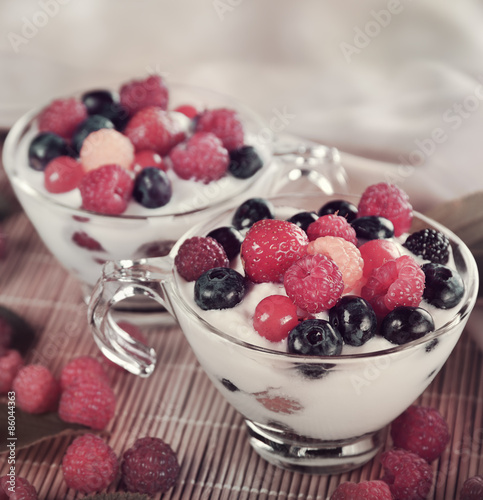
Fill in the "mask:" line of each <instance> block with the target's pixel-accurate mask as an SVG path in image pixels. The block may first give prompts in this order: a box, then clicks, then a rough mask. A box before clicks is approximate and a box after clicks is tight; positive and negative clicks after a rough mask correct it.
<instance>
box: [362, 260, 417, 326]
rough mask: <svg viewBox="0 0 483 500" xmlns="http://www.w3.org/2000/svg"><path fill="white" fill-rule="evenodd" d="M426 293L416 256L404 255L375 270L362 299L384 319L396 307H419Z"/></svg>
mask: <svg viewBox="0 0 483 500" xmlns="http://www.w3.org/2000/svg"><path fill="white" fill-rule="evenodd" d="M423 291H424V273H423V271H422V270H421V268H420V267H419V264H418V263H417V262H416V261H415V260H414V258H413V257H411V256H409V255H402V256H401V257H398V258H397V259H395V260H389V261H387V262H386V263H385V264H383V265H382V266H381V267H378V268H377V269H374V270H373V271H372V273H371V275H370V276H369V278H368V280H367V283H366V285H365V286H363V287H362V290H361V297H363V298H364V299H366V300H367V301H369V303H370V304H371V305H372V307H373V308H374V310H375V311H376V314H377V315H378V316H380V317H383V316H385V315H386V314H387V313H388V312H389V311H392V310H393V309H394V308H395V307H397V306H412V307H417V306H419V304H420V302H421V298H422V296H423Z"/></svg>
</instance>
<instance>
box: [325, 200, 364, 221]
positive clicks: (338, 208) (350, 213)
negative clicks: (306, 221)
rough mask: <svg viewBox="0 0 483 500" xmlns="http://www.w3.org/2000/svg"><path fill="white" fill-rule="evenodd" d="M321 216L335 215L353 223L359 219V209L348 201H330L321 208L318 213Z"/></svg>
mask: <svg viewBox="0 0 483 500" xmlns="http://www.w3.org/2000/svg"><path fill="white" fill-rule="evenodd" d="M317 213H318V215H319V216H322V215H328V214H335V215H340V216H342V217H345V218H346V219H347V222H352V221H353V220H354V219H355V218H356V217H357V207H356V206H355V205H354V204H353V203H351V202H350V201H346V200H332V201H328V202H327V203H325V204H324V205H322V206H321V207H320V208H319V211H318V212H317Z"/></svg>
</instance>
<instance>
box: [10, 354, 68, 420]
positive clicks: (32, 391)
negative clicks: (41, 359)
mask: <svg viewBox="0 0 483 500" xmlns="http://www.w3.org/2000/svg"><path fill="white" fill-rule="evenodd" d="M12 390H13V391H15V400H16V402H17V406H18V407H19V408H20V409H21V410H23V411H25V412H27V413H46V412H48V411H54V410H55V409H56V407H57V402H58V400H59V393H60V386H59V382H58V381H57V380H56V379H55V378H54V376H53V375H52V373H51V372H50V370H49V369H48V368H47V367H45V366H43V365H37V364H34V365H26V366H24V367H22V368H20V370H19V371H18V373H17V375H16V377H15V378H14V380H13V383H12Z"/></svg>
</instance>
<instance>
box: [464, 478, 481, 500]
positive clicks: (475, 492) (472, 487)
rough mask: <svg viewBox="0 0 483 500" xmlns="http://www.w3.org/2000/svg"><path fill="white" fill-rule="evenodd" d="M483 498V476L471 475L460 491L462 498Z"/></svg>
mask: <svg viewBox="0 0 483 500" xmlns="http://www.w3.org/2000/svg"><path fill="white" fill-rule="evenodd" d="M482 498H483V476H473V477H469V478H468V479H467V480H466V481H465V482H464V483H463V488H462V489H461V491H460V497H459V499H460V500H481V499H482Z"/></svg>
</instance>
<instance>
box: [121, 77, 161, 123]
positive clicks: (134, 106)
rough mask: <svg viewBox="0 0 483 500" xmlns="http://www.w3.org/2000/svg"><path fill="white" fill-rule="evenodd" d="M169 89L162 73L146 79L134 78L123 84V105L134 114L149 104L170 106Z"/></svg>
mask: <svg viewBox="0 0 483 500" xmlns="http://www.w3.org/2000/svg"><path fill="white" fill-rule="evenodd" d="M168 99H169V91H168V87H167V86H166V85H165V83H164V81H163V79H162V78H161V76H160V75H151V76H149V77H148V78H145V79H144V80H133V81H131V82H127V83H125V84H124V85H122V87H121V89H120V91H119V100H120V102H121V106H122V107H123V108H125V109H127V110H128V112H129V114H131V115H133V114H134V113H136V112H137V111H139V110H140V109H143V108H147V107H148V106H157V107H159V108H161V109H166V108H167V107H168Z"/></svg>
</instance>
